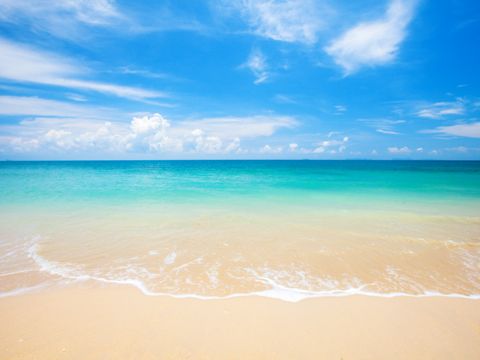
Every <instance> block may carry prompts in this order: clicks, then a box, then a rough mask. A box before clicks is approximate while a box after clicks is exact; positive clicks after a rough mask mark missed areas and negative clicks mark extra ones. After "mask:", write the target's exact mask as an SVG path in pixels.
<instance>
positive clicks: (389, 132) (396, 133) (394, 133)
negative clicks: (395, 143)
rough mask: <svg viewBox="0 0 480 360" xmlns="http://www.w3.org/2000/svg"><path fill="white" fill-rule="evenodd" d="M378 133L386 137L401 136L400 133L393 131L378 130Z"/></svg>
mask: <svg viewBox="0 0 480 360" xmlns="http://www.w3.org/2000/svg"><path fill="white" fill-rule="evenodd" d="M377 132H379V133H380V134H386V135H400V133H399V132H397V131H393V130H384V129H377Z"/></svg>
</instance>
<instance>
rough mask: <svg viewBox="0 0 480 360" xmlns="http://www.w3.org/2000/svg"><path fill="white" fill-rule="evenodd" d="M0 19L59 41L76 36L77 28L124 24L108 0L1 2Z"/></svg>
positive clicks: (14, 0)
mask: <svg viewBox="0 0 480 360" xmlns="http://www.w3.org/2000/svg"><path fill="white" fill-rule="evenodd" d="M0 19H1V20H2V21H5V22H11V23H17V24H21V25H23V26H29V27H31V28H32V29H33V30H34V31H39V30H40V31H45V32H48V33H50V34H52V35H55V36H57V37H62V38H72V37H75V36H77V35H78V33H79V31H80V27H82V26H87V27H108V26H112V25H114V24H117V23H118V22H120V21H122V20H125V17H124V15H123V14H121V13H120V11H119V10H118V8H117V6H116V4H115V1H112V0H75V1H72V0H68V1H49V0H24V1H16V0H2V1H1V2H0Z"/></svg>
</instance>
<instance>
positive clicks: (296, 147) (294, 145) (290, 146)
mask: <svg viewBox="0 0 480 360" xmlns="http://www.w3.org/2000/svg"><path fill="white" fill-rule="evenodd" d="M288 149H289V150H290V151H291V152H295V151H297V149H298V144H296V143H292V144H290V145H288Z"/></svg>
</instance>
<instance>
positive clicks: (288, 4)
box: [229, 0, 329, 44]
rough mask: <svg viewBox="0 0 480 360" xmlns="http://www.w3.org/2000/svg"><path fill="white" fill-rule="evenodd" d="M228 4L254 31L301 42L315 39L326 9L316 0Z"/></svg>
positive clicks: (253, 0) (246, 0) (257, 0)
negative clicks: (238, 12)
mask: <svg viewBox="0 0 480 360" xmlns="http://www.w3.org/2000/svg"><path fill="white" fill-rule="evenodd" d="M229 5H230V7H233V8H234V10H239V11H240V14H241V15H242V16H243V18H244V19H245V20H246V21H247V23H248V25H249V26H250V29H251V31H252V32H253V33H254V34H256V35H258V36H262V37H265V38H268V39H272V40H276V41H284V42H299V43H304V44H313V43H315V42H316V41H317V37H318V33H319V31H320V30H322V28H323V27H324V25H325V24H324V20H323V19H325V18H326V16H325V14H326V13H328V12H329V10H328V9H327V7H326V6H325V5H324V4H323V2H321V1H315V0H238V1H234V2H233V4H232V3H229Z"/></svg>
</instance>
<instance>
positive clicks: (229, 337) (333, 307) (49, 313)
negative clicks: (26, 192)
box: [0, 285, 480, 360]
mask: <svg viewBox="0 0 480 360" xmlns="http://www.w3.org/2000/svg"><path fill="white" fill-rule="evenodd" d="M0 315H1V318H2V325H1V326H0V357H1V358H2V359H85V358H88V359H159V358H161V359H227V358H228V359H318V358H325V359H345V360H348V359H386V358H388V359H478V358H479V357H480V304H479V303H478V301H477V300H468V299H451V298H435V297H433V298H407V297H397V298H391V299H385V298H375V297H368V296H350V297H335V298H334V297H330V298H319V299H309V300H303V301H301V302H299V303H289V302H284V301H281V300H275V299H266V298H259V297H253V296H252V297H245V298H236V299H226V300H210V301H203V300H198V299H175V298H171V297H162V296H160V297H147V296H144V295H142V294H141V293H140V292H138V291H136V290H135V289H132V288H129V287H124V286H113V287H99V286H93V287H91V286H88V285H83V286H80V287H73V288H67V289H61V290H55V291H50V292H44V293H38V294H29V295H24V296H20V297H10V298H4V299H1V300H0Z"/></svg>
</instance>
